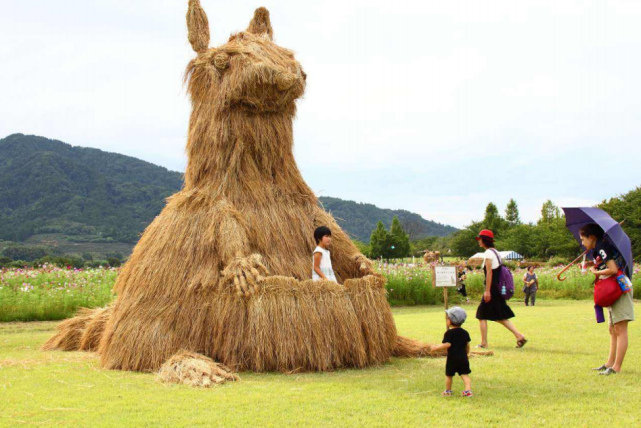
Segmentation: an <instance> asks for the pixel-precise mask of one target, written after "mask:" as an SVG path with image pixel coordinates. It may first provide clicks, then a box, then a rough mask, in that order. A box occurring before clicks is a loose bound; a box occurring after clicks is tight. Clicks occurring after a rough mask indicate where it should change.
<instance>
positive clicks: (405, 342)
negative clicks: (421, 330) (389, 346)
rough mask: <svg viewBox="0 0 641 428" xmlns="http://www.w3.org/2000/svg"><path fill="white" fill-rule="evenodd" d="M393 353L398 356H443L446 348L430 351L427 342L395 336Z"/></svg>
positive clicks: (445, 353)
mask: <svg viewBox="0 0 641 428" xmlns="http://www.w3.org/2000/svg"><path fill="white" fill-rule="evenodd" d="M393 355H394V356H395V357H400V358H416V357H444V356H446V355H447V350H445V351H437V352H432V350H431V345H428V344H427V343H423V342H419V341H417V340H412V339H407V338H405V337H401V336H397V337H396V346H395V347H394V354H393Z"/></svg>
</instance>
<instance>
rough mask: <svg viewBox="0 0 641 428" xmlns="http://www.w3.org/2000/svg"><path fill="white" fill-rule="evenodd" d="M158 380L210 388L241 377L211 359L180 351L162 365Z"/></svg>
mask: <svg viewBox="0 0 641 428" xmlns="http://www.w3.org/2000/svg"><path fill="white" fill-rule="evenodd" d="M158 379H160V380H161V381H163V382H168V383H183V384H185V385H189V386H196V387H202V388H209V387H210V386H213V385H220V384H223V383H225V382H227V381H237V380H239V377H238V376H237V375H236V374H234V373H233V372H232V371H231V370H230V369H229V367H227V366H225V365H222V364H218V363H216V362H215V361H214V360H212V359H211V358H208V357H205V356H204V355H200V354H197V353H195V352H189V351H179V352H178V353H177V354H176V355H174V356H173V357H171V358H170V359H169V360H167V362H166V363H165V364H163V365H162V367H161V368H160V371H159V372H158Z"/></svg>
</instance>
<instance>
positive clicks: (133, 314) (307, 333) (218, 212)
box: [44, 0, 429, 371]
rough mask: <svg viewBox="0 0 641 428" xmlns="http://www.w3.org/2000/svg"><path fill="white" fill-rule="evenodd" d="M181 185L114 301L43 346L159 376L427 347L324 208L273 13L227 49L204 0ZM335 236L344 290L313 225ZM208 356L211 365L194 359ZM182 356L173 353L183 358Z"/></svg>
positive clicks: (333, 360)
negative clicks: (312, 182)
mask: <svg viewBox="0 0 641 428" xmlns="http://www.w3.org/2000/svg"><path fill="white" fill-rule="evenodd" d="M187 24H188V29H189V41H190V43H191V45H192V47H193V49H194V51H196V53H197V55H196V57H195V58H194V59H193V60H192V61H191V62H190V63H189V65H188V66H187V71H186V77H185V79H186V81H187V82H188V92H189V95H190V97H191V102H192V113H191V118H190V121H189V136H188V142H187V154H188V159H189V160H188V165H187V170H186V173H185V183H184V187H183V189H182V190H181V191H179V192H178V193H176V194H174V195H173V196H171V197H169V198H168V199H167V205H166V207H165V208H164V209H163V210H162V212H161V213H160V214H159V215H158V216H157V217H156V218H155V219H154V221H153V222H152V223H151V224H150V225H149V226H148V227H147V228H146V230H145V232H144V233H143V235H142V237H141V239H140V241H139V242H138V244H137V245H136V247H135V248H134V250H133V253H132V255H131V257H130V258H129V260H128V261H127V263H126V264H125V265H124V266H123V268H122V270H121V272H120V275H119V276H118V279H117V281H116V284H115V287H114V290H115V291H116V293H117V299H116V301H115V303H114V304H113V305H112V306H110V307H107V308H101V309H96V310H93V311H87V310H85V311H83V312H82V313H81V314H80V315H79V316H78V317H76V318H73V319H70V320H67V321H65V322H63V323H62V324H61V325H60V327H59V330H58V332H57V334H56V335H55V336H54V337H52V338H51V339H50V340H49V341H48V342H47V343H46V344H45V345H44V349H62V350H96V351H97V352H98V353H99V354H100V357H101V365H102V367H105V368H108V369H120V370H135V371H156V370H158V369H159V368H160V367H161V365H162V364H163V363H165V362H167V361H168V360H170V359H172V356H175V355H178V354H180V355H191V356H193V355H194V353H198V354H201V355H203V356H206V357H209V358H211V359H212V360H214V361H217V362H220V363H222V364H224V365H226V366H228V367H230V368H231V369H233V370H254V371H291V370H307V371H324V370H332V369H335V368H339V367H365V366H368V365H373V364H379V363H383V362H385V361H387V360H388V359H389V358H390V356H392V355H398V356H420V355H426V354H427V353H428V352H429V346H428V345H426V344H423V343H420V342H415V341H412V340H409V339H404V338H400V337H397V335H396V327H395V325H394V320H393V318H392V314H391V311H390V307H389V305H388V303H387V300H386V292H385V288H384V282H385V280H384V278H383V277H382V276H381V275H378V274H376V273H374V271H373V269H372V263H371V262H370V260H368V259H367V258H366V257H365V256H363V255H362V254H361V253H360V252H359V251H358V249H357V248H356V247H355V246H354V244H353V243H352V241H351V240H350V239H349V237H348V236H347V235H346V234H345V233H344V232H343V231H342V230H341V228H340V227H339V226H338V224H336V222H335V221H334V219H333V218H332V216H331V215H330V214H328V213H327V212H325V211H324V210H323V209H321V208H320V207H319V206H318V202H317V199H316V197H315V195H314V193H313V192H312V191H311V189H310V188H309V187H308V186H307V184H306V183H305V181H304V180H303V178H302V177H301V174H300V172H299V170H298V168H297V166H296V162H295V161H294V156H293V153H292V148H293V133H292V121H293V118H294V115H295V112H296V99H298V98H300V97H301V96H302V95H303V92H304V90H305V80H306V75H305V73H304V72H303V69H302V68H301V66H300V64H299V63H298V62H297V61H296V60H295V59H294V54H293V53H292V52H291V51H289V50H287V49H284V48H281V47H279V46H277V45H276V44H275V43H274V42H273V40H272V36H273V31H272V27H271V24H270V20H269V12H268V11H267V10H266V9H264V8H260V9H258V10H256V12H255V15H254V18H253V20H252V21H251V23H250V24H249V27H248V28H247V30H246V31H244V32H240V33H237V34H234V35H232V36H231V37H230V39H229V41H228V42H227V43H226V44H224V45H222V46H219V47H217V48H210V47H209V28H208V21H207V17H206V15H205V12H204V11H203V9H202V8H201V6H200V3H199V1H198V0H190V2H189V10H188V13H187ZM321 225H326V226H329V227H330V228H331V230H332V233H333V235H332V248H331V250H332V251H331V254H332V262H333V265H334V269H335V272H336V276H337V278H338V279H339V282H340V283H341V284H336V283H333V282H329V281H318V282H313V281H311V279H310V277H311V269H312V251H313V249H314V247H315V242H314V240H313V231H314V229H315V228H316V227H318V226H321ZM197 360H198V361H197V362H199V363H200V361H201V360H202V359H197ZM177 361H178V363H179V362H180V359H178V360H176V358H173V359H172V364H174V365H175V364H177Z"/></svg>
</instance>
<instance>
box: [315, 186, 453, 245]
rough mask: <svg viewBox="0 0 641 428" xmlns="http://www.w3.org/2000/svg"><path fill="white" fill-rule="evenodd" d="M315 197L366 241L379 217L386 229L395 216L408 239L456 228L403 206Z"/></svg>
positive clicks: (343, 223)
mask: <svg viewBox="0 0 641 428" xmlns="http://www.w3.org/2000/svg"><path fill="white" fill-rule="evenodd" d="M319 200H320V202H321V204H322V205H323V207H324V208H325V210H327V211H329V212H330V213H332V215H333V216H334V217H335V218H336V221H337V222H338V224H340V226H341V227H342V228H343V229H344V230H346V231H347V232H348V233H349V234H350V235H352V237H353V238H355V239H358V240H359V241H362V242H365V243H369V238H370V235H371V234H372V231H373V230H374V229H376V223H378V221H379V220H380V221H382V222H383V224H384V225H385V227H386V228H388V229H389V228H390V226H391V224H392V219H393V218H394V216H398V219H399V220H400V221H401V225H402V226H403V229H405V232H407V233H408V234H409V235H410V239H411V240H416V239H421V238H425V237H426V236H447V235H449V234H451V233H454V232H456V231H457V230H458V229H457V228H455V227H452V226H447V225H444V224H441V223H437V222H434V221H431V220H425V219H424V218H423V217H421V216H420V215H418V214H416V213H412V212H409V211H406V210H390V209H384V208H379V207H377V206H376V205H372V204H363V203H358V202H353V201H345V200H342V199H338V198H331V197H328V196H321V197H320V198H319Z"/></svg>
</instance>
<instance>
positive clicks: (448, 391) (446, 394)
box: [441, 389, 452, 397]
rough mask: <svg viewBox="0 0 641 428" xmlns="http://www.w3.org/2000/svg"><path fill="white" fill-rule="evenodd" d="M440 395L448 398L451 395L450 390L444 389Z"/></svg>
mask: <svg viewBox="0 0 641 428" xmlns="http://www.w3.org/2000/svg"><path fill="white" fill-rule="evenodd" d="M441 395H442V396H443V397H449V396H450V395H452V390H451V389H446V390H445V391H443V392H441Z"/></svg>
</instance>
